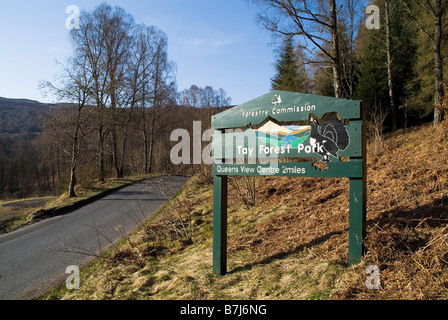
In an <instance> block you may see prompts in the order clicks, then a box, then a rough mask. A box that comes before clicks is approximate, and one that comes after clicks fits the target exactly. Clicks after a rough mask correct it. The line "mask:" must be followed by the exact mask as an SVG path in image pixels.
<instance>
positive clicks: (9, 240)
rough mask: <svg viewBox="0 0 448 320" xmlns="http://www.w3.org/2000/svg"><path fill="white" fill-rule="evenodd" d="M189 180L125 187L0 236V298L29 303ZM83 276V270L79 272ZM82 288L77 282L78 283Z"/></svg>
mask: <svg viewBox="0 0 448 320" xmlns="http://www.w3.org/2000/svg"><path fill="white" fill-rule="evenodd" d="M187 181H188V178H185V177H165V178H163V181H162V180H161V179H151V180H148V181H144V182H140V183H137V184H134V185H132V186H128V187H125V188H123V189H120V190H118V191H116V192H114V193H111V194H109V195H107V196H105V197H104V198H101V199H99V200H97V201H95V202H93V203H91V204H88V205H86V206H84V207H82V208H79V209H77V210H75V211H72V212H71V213H68V214H65V215H61V216H57V217H53V218H49V219H46V220H43V221H40V222H37V223H35V224H32V225H30V226H27V227H24V228H22V229H20V230H17V231H15V232H11V233H8V234H5V235H1V236H0V299H1V300H19V299H33V298H36V297H38V296H39V295H41V294H43V293H45V292H47V291H48V290H49V289H51V288H53V287H55V286H57V285H60V284H63V283H65V280H66V279H67V278H68V277H69V276H70V275H71V273H66V269H67V267H68V266H73V265H74V266H78V267H79V268H80V269H81V267H82V266H84V265H85V264H87V263H89V262H90V261H92V260H93V259H95V255H97V254H98V253H99V252H101V251H103V250H106V249H107V248H108V247H110V246H111V245H112V244H113V243H116V242H117V241H119V240H120V239H122V238H123V237H124V236H125V235H127V234H129V233H130V232H132V231H133V230H134V229H135V228H136V227H137V226H138V224H139V223H140V222H142V221H144V220H146V219H147V218H148V217H149V216H150V215H151V214H152V213H154V212H155V211H157V209H158V208H159V207H160V206H162V205H163V204H164V203H165V202H166V201H167V196H170V197H171V196H173V195H174V194H176V193H177V191H178V190H179V189H180V188H181V187H182V186H183V185H184V184H185V183H186V182H187ZM81 272H82V271H81ZM80 285H82V283H81V284H80Z"/></svg>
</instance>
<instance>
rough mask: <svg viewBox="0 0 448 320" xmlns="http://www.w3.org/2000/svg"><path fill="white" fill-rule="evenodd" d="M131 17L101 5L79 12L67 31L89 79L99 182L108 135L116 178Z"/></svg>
mask: <svg viewBox="0 0 448 320" xmlns="http://www.w3.org/2000/svg"><path fill="white" fill-rule="evenodd" d="M133 26H134V22H133V18H132V17H131V16H130V15H129V14H127V13H126V12H125V11H124V10H123V9H121V8H119V7H115V8H112V7H110V6H109V5H107V4H105V3H103V4H101V5H100V6H98V7H97V8H96V9H95V10H94V11H93V12H92V13H89V12H85V11H83V12H82V14H81V17H80V28H79V29H74V30H72V31H71V37H72V42H73V46H74V50H75V56H76V57H85V59H86V64H85V69H86V74H87V76H88V77H89V78H90V79H92V81H93V85H92V90H91V92H90V95H91V96H92V98H93V100H94V102H95V105H96V111H97V112H96V120H97V134H98V169H99V177H98V178H99V180H100V181H104V178H105V166H104V164H105V145H106V139H107V137H108V135H109V133H110V134H111V144H112V156H113V164H114V168H115V171H116V174H117V176H120V175H121V173H120V169H119V159H118V147H117V144H118V136H117V120H118V119H119V116H120V114H119V113H118V112H117V110H118V108H119V107H120V106H123V104H124V103H125V101H126V100H127V99H126V97H123V94H125V93H126V91H125V89H124V88H125V74H126V70H127V69H126V66H127V64H126V63H127V59H128V55H129V47H130V44H131V37H130V32H131V30H132V28H133Z"/></svg>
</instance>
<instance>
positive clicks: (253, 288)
mask: <svg viewBox="0 0 448 320" xmlns="http://www.w3.org/2000/svg"><path fill="white" fill-rule="evenodd" d="M447 133H448V130H447V125H446V124H445V126H443V127H440V128H439V129H437V130H436V131H435V130H434V128H432V127H431V126H423V127H418V128H414V129H408V131H407V132H406V133H404V132H403V131H399V132H397V133H395V134H393V135H390V136H387V137H386V139H385V144H384V148H383V150H382V151H381V153H380V154H377V155H376V156H369V159H368V201H367V208H368V212H367V239H366V248H367V253H366V255H365V257H364V258H363V261H362V262H361V263H360V264H359V265H356V266H353V267H347V265H346V262H347V256H348V180H347V179H314V178H301V179H297V178H272V177H266V178H257V180H256V188H257V198H256V204H255V206H253V207H251V208H249V209H247V208H246V207H245V206H244V205H243V204H242V202H241V201H240V200H239V198H238V196H237V194H236V193H235V190H234V189H233V188H229V190H230V195H229V248H228V270H229V274H228V275H226V276H225V277H218V276H216V275H214V274H213V273H212V240H211V238H212V236H211V235H212V213H213V212H212V198H213V193H212V187H211V185H210V184H207V183H204V182H202V181H201V180H200V179H199V178H198V177H196V178H195V179H192V180H191V181H190V183H189V184H188V186H187V187H186V188H185V189H184V190H183V193H182V194H181V195H179V197H178V198H177V200H176V201H175V202H173V206H167V207H165V209H164V210H163V211H162V212H161V213H160V214H159V215H157V218H155V219H153V220H152V221H150V222H148V223H147V224H146V225H144V226H142V228H141V229H140V230H139V231H138V232H136V233H135V234H134V235H132V236H131V237H130V238H129V239H128V240H127V241H126V242H124V243H123V244H122V245H121V246H120V247H118V248H117V249H116V250H115V251H113V252H111V253H110V254H109V255H107V256H106V257H104V258H102V259H100V260H98V261H97V262H96V264H94V265H93V266H91V267H90V268H88V269H86V270H84V271H83V272H82V278H81V288H80V289H79V290H74V291H71V292H68V291H67V290H66V289H61V290H57V291H54V292H52V293H51V294H49V295H48V296H46V297H45V298H50V299H52V298H53V299H54V298H57V299H447V298H448V162H447V156H446V155H447V151H448V134H447ZM371 147H372V146H369V148H371ZM173 208H176V210H173ZM178 214H182V215H183V216H182V217H183V220H184V221H185V225H184V226H182V225H181V224H180V223H179V219H178ZM183 227H185V228H183ZM190 228H191V234H192V240H191V241H190V240H185V239H183V238H182V235H183V234H184V233H186V232H189V231H190ZM369 265H376V266H378V268H379V270H380V281H381V286H380V289H379V290H369V289H367V288H366V280H367V277H368V275H366V268H367V266H369Z"/></svg>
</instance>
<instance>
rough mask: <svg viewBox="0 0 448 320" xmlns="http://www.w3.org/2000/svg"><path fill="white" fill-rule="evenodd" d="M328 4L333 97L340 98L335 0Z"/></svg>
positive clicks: (339, 59)
mask: <svg viewBox="0 0 448 320" xmlns="http://www.w3.org/2000/svg"><path fill="white" fill-rule="evenodd" d="M329 4H330V32H331V54H332V56H333V57H332V60H333V86H334V96H335V97H336V98H342V81H341V53H340V50H339V32H338V18H337V8H336V0H329Z"/></svg>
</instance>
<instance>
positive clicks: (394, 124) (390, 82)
mask: <svg viewBox="0 0 448 320" xmlns="http://www.w3.org/2000/svg"><path fill="white" fill-rule="evenodd" d="M385 4H386V51H387V84H388V86H389V100H390V110H391V116H392V130H393V131H397V129H398V123H397V108H396V105H395V96H394V84H393V78H392V43H391V30H390V0H386V1H385Z"/></svg>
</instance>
